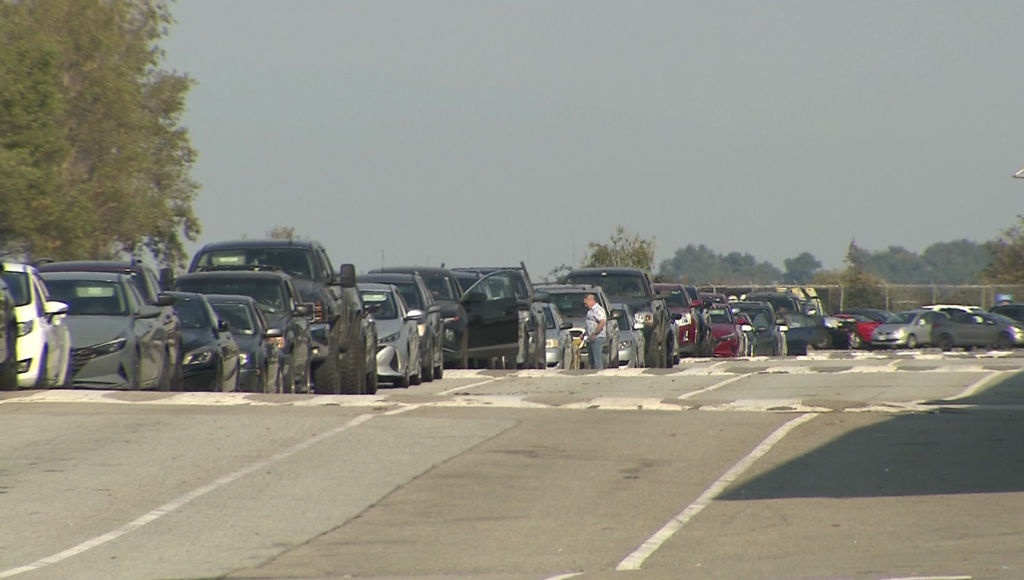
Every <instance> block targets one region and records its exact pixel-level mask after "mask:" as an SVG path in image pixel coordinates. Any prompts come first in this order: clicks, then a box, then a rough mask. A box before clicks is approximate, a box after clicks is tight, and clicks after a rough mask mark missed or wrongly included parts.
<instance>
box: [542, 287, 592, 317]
mask: <svg viewBox="0 0 1024 580" xmlns="http://www.w3.org/2000/svg"><path fill="white" fill-rule="evenodd" d="M550 296H551V303H552V304H554V305H555V306H556V307H557V308H558V311H559V312H561V313H562V315H563V316H569V317H572V318H584V317H586V315H587V307H586V306H584V305H583V299H584V298H585V297H586V296H587V293H586V292H551V293H550Z"/></svg>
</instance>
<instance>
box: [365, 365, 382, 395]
mask: <svg viewBox="0 0 1024 580" xmlns="http://www.w3.org/2000/svg"><path fill="white" fill-rule="evenodd" d="M363 366H364V367H365V366H366V363H365V362H364V363H363ZM378 386H380V377H378V376H377V366H376V365H374V366H373V369H372V370H370V371H369V372H367V373H366V394H367V395H376V394H377V387H378Z"/></svg>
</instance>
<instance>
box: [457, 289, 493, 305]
mask: <svg viewBox="0 0 1024 580" xmlns="http://www.w3.org/2000/svg"><path fill="white" fill-rule="evenodd" d="M485 300H487V295H486V294H484V293H483V292H479V291H473V292H470V293H468V294H463V295H462V303H463V304H475V303H478V302H483V301H485Z"/></svg>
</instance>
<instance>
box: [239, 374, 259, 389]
mask: <svg viewBox="0 0 1024 580" xmlns="http://www.w3.org/2000/svg"><path fill="white" fill-rule="evenodd" d="M261 373H262V371H260V369H241V370H240V371H239V375H238V390H239V391H242V392H245V393H256V392H259V389H260V375H261Z"/></svg>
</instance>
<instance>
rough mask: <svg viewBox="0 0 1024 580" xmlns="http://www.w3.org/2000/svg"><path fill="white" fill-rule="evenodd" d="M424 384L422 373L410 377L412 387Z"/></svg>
mask: <svg viewBox="0 0 1024 580" xmlns="http://www.w3.org/2000/svg"><path fill="white" fill-rule="evenodd" d="M422 382H423V381H422V380H421V379H420V373H416V374H414V375H409V384H410V385H418V384H420V383H422Z"/></svg>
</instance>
